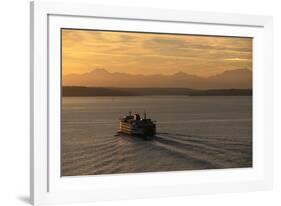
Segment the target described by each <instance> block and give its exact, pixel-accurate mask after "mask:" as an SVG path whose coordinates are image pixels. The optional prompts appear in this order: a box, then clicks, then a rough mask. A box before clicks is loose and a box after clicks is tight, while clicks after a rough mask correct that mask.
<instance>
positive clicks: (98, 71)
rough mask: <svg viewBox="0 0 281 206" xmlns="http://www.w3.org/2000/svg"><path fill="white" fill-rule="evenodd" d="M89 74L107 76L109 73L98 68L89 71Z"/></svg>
mask: <svg viewBox="0 0 281 206" xmlns="http://www.w3.org/2000/svg"><path fill="white" fill-rule="evenodd" d="M89 73H91V74H109V72H108V71H107V70H106V69H103V68H98V69H94V70H92V71H90V72H89Z"/></svg>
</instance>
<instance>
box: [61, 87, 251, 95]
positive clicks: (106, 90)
mask: <svg viewBox="0 0 281 206" xmlns="http://www.w3.org/2000/svg"><path fill="white" fill-rule="evenodd" d="M152 95H155V96H156V95H158V96H165V95H171V96H173V95H177V96H180V95H182V96H252V89H209V90H196V89H189V88H116V87H82V86H63V87H62V96H63V97H91V96H152Z"/></svg>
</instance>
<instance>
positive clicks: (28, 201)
mask: <svg viewBox="0 0 281 206" xmlns="http://www.w3.org/2000/svg"><path fill="white" fill-rule="evenodd" d="M17 199H18V200H20V201H21V202H23V203H26V204H29V205H31V201H30V198H29V197H28V196H19V197H18V198H17Z"/></svg>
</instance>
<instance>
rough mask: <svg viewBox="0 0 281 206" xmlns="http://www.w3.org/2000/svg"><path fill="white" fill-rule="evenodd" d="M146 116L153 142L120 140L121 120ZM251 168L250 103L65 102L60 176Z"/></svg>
mask: <svg viewBox="0 0 281 206" xmlns="http://www.w3.org/2000/svg"><path fill="white" fill-rule="evenodd" d="M128 111H132V112H140V113H142V112H143V111H146V112H147V116H148V118H152V119H153V120H156V121H157V135H156V137H155V138H154V140H153V141H143V140H142V139H139V138H136V137H131V136H126V135H116V133H117V131H118V126H119V118H120V117H122V116H124V115H125V114H127V113H128ZM251 166H252V97H248V96H247V97H245V96H243V97H242V96H241V97H240V96H235V97H230V96H227V97H222V96H220V97H214V96H213V97H210V96H208V97H207V96H205V97H204V96H203V97H189V96H137V97H64V98H63V102H62V175H63V176H73V175H95V174H112V173H135V172H157V171H177V170H199V169H223V168H244V167H251Z"/></svg>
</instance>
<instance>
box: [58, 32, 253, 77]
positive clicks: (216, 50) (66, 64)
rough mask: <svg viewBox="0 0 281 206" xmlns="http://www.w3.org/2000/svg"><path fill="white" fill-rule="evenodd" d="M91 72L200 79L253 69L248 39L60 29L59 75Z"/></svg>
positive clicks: (250, 43)
mask: <svg viewBox="0 0 281 206" xmlns="http://www.w3.org/2000/svg"><path fill="white" fill-rule="evenodd" d="M95 69H105V70H107V71H108V72H111V73H116V72H120V73H129V74H143V75H151V74H165V75H170V74H174V73H177V72H184V73H187V74H193V75H198V76H204V77H205V76H212V75H216V74H219V73H222V72H224V71H227V70H235V69H248V70H252V38H237V37H215V36H195V35H171V34H169V35H168V34H151V33H133V32H108V31H88V30H69V29H63V30H62V73H63V75H66V74H83V73H87V72H90V71H92V70H95Z"/></svg>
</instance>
